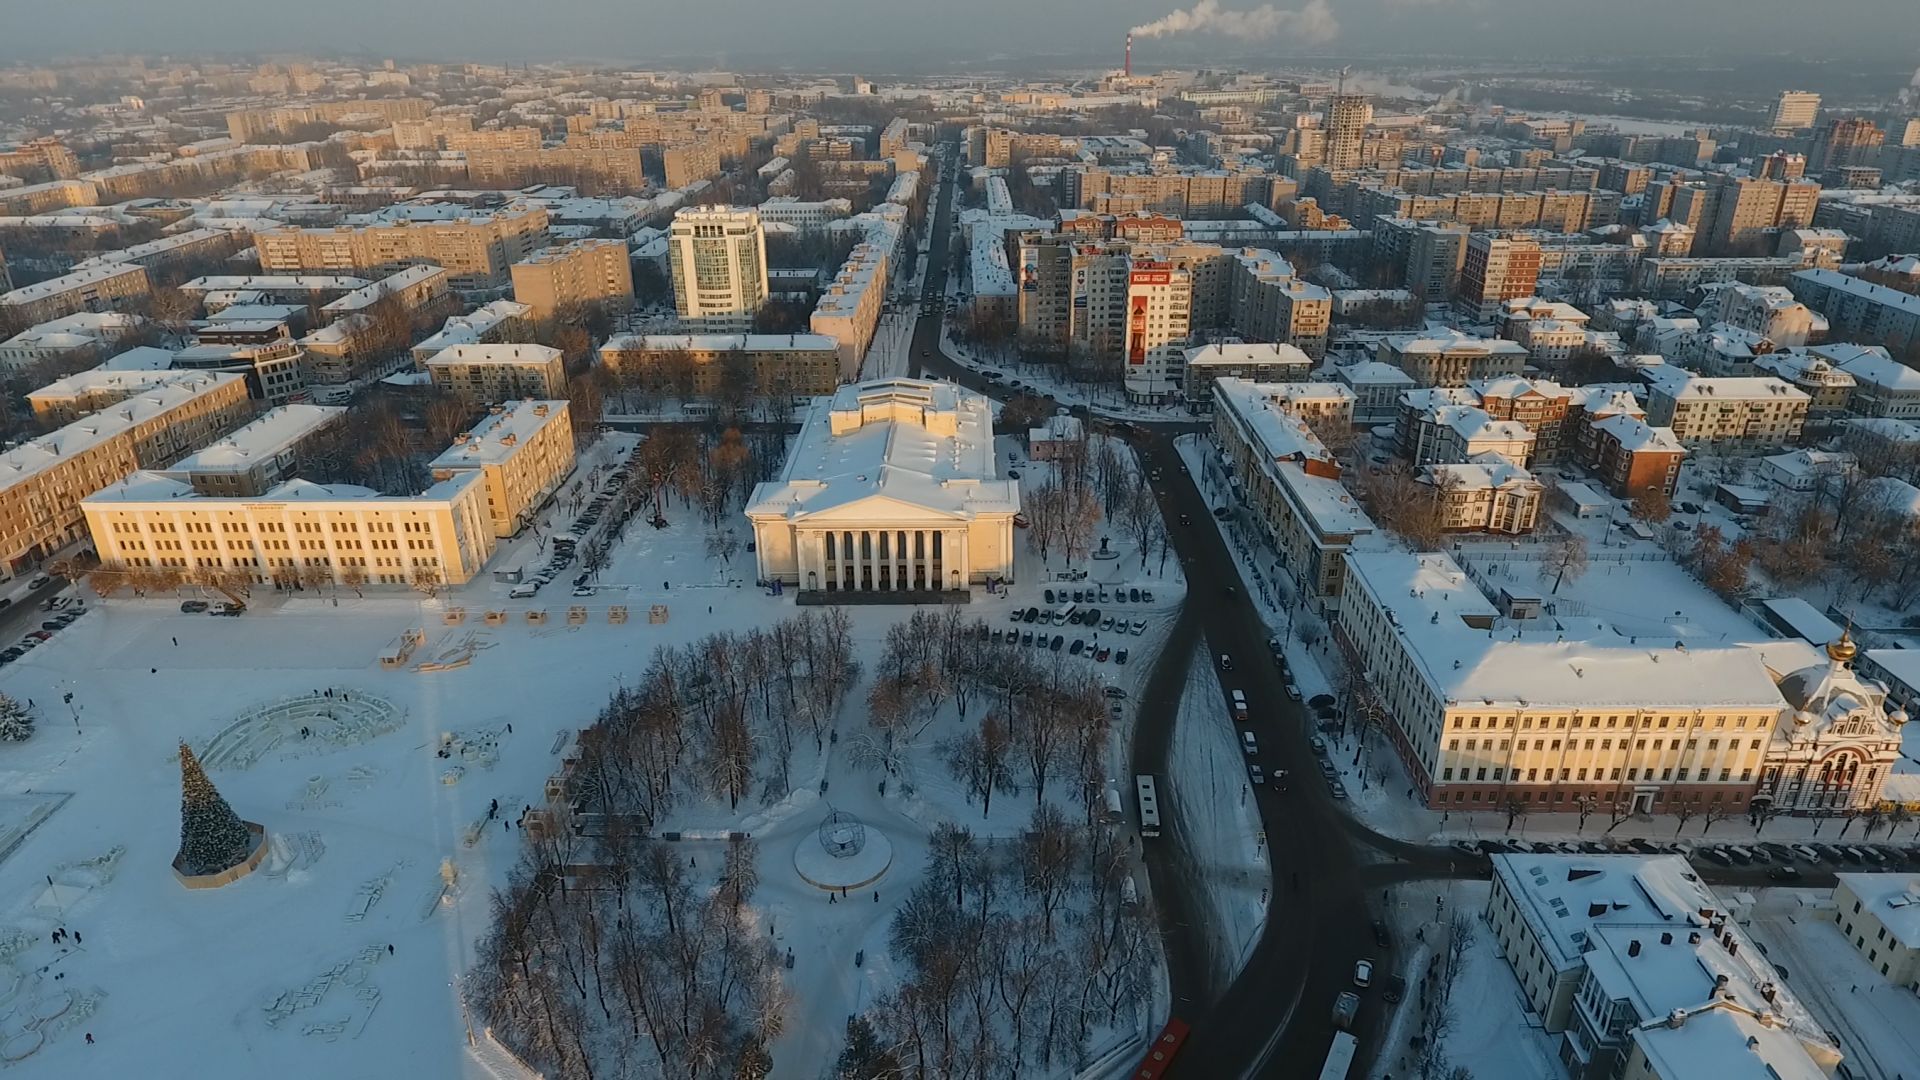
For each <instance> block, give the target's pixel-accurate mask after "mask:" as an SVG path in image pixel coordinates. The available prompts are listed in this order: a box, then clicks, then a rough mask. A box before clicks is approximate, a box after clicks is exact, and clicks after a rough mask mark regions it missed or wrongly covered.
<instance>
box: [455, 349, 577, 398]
mask: <svg viewBox="0 0 1920 1080" xmlns="http://www.w3.org/2000/svg"><path fill="white" fill-rule="evenodd" d="M426 369H427V375H428V377H429V378H431V379H432V380H433V385H435V386H438V387H441V388H443V389H446V390H451V391H453V392H454V393H456V394H463V395H465V396H467V397H469V398H472V399H473V400H475V401H484V402H502V401H515V400H518V399H520V398H543V399H550V398H562V397H565V396H566V391H567V368H566V357H565V356H564V355H563V354H562V353H561V352H560V350H559V349H555V348H551V347H549V346H546V345H527V344H520V345H450V346H448V347H447V348H444V349H441V350H440V351H439V352H437V353H434V354H433V355H432V356H430V357H428V358H427V362H426Z"/></svg>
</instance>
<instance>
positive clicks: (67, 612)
mask: <svg viewBox="0 0 1920 1080" xmlns="http://www.w3.org/2000/svg"><path fill="white" fill-rule="evenodd" d="M86 613H87V607H86V604H84V603H83V602H81V601H80V600H77V599H76V600H74V601H72V602H71V603H70V604H68V605H67V606H65V607H64V608H62V609H61V610H60V612H59V614H56V615H53V616H51V617H50V618H48V619H46V620H45V621H43V622H42V623H41V624H40V629H38V630H35V631H33V632H31V633H29V634H28V635H27V636H26V637H23V638H21V639H20V641H19V642H18V643H17V644H15V645H11V646H9V647H7V648H5V649H0V664H11V663H13V662H14V661H15V660H18V659H20V658H21V657H23V656H25V655H27V654H28V653H30V652H32V651H33V650H35V649H37V648H39V647H40V646H42V645H44V644H46V643H47V642H49V641H52V640H53V635H55V634H57V633H59V632H60V631H62V630H65V629H66V628H67V627H69V626H71V625H73V621H74V620H75V619H78V618H79V617H80V616H82V615H85V614H86Z"/></svg>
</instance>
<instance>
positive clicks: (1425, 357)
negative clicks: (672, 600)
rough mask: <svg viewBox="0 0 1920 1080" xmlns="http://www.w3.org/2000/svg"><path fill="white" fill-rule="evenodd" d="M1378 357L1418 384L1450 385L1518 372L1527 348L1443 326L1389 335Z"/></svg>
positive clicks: (1522, 365)
mask: <svg viewBox="0 0 1920 1080" xmlns="http://www.w3.org/2000/svg"><path fill="white" fill-rule="evenodd" d="M1378 359H1379V360H1380V362H1381V363H1384V364H1391V365H1393V366H1394V367H1397V368H1399V369H1400V370H1402V371H1404V372H1406V373H1407V375H1408V376H1410V377H1411V378H1412V379H1413V381H1414V382H1415V383H1416V384H1418V385H1420V386H1446V387H1452V386H1465V385H1467V384H1468V383H1469V382H1471V381H1473V380H1475V379H1492V378H1496V377H1498V376H1501V375H1518V374H1520V369H1521V368H1522V367H1524V366H1525V365H1526V362H1527V349H1526V346H1524V345H1521V344H1520V343H1519V342H1517V341H1502V340H1499V339H1496V338H1482V337H1473V336H1471V335H1468V334H1463V333H1461V332H1460V331H1458V330H1444V331H1435V332H1427V333H1416V334H1393V335H1389V336H1388V337H1385V338H1383V339H1381V341H1380V345H1379V352H1378Z"/></svg>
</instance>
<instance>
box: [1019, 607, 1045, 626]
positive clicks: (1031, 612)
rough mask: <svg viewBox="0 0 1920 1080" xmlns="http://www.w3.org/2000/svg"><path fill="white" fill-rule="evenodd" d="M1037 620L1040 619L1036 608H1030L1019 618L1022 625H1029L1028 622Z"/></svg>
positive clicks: (1038, 610)
mask: <svg viewBox="0 0 1920 1080" xmlns="http://www.w3.org/2000/svg"><path fill="white" fill-rule="evenodd" d="M1039 618H1040V609H1039V608H1037V607H1030V608H1028V609H1027V612H1026V614H1024V615H1022V616H1020V621H1021V622H1024V623H1030V622H1035V621H1038V620H1039Z"/></svg>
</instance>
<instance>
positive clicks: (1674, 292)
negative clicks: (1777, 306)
mask: <svg viewBox="0 0 1920 1080" xmlns="http://www.w3.org/2000/svg"><path fill="white" fill-rule="evenodd" d="M1805 267H1806V261H1805V258H1804V257H1803V256H1801V255H1794V256H1789V257H1777V256H1769V255H1759V256H1751V257H1740V258H1724V259H1722V258H1693V257H1679V256H1674V257H1665V256H1660V257H1655V256H1649V257H1647V258H1644V259H1641V260H1640V264H1639V265H1638V266H1637V267H1635V268H1634V272H1633V281H1632V283H1631V288H1632V289H1633V291H1635V292H1638V293H1643V294H1645V295H1646V296H1648V297H1650V298H1652V299H1655V300H1679V299H1683V298H1684V297H1686V296H1687V295H1688V294H1689V293H1691V292H1692V291H1693V290H1694V289H1696V288H1699V287H1700V286H1701V285H1705V284H1708V283H1710V282H1715V281H1744V282H1746V283H1747V284H1749V285H1790V284H1791V282H1790V279H1791V278H1792V276H1793V275H1794V274H1795V273H1797V272H1799V271H1800V270H1802V269H1804V268H1805ZM1794 295H1796V296H1799V295H1800V294H1799V293H1798V292H1797V291H1796V292H1795V294H1794ZM1801 299H1803V300H1804V299H1806V298H1805V297H1801ZM1807 306H1808V307H1811V308H1814V309H1816V310H1818V308H1819V305H1818V304H1815V303H1812V302H1811V301H1808V303H1807ZM1827 315H1828V318H1829V319H1831V318H1832V313H1831V312H1828V313H1827Z"/></svg>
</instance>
